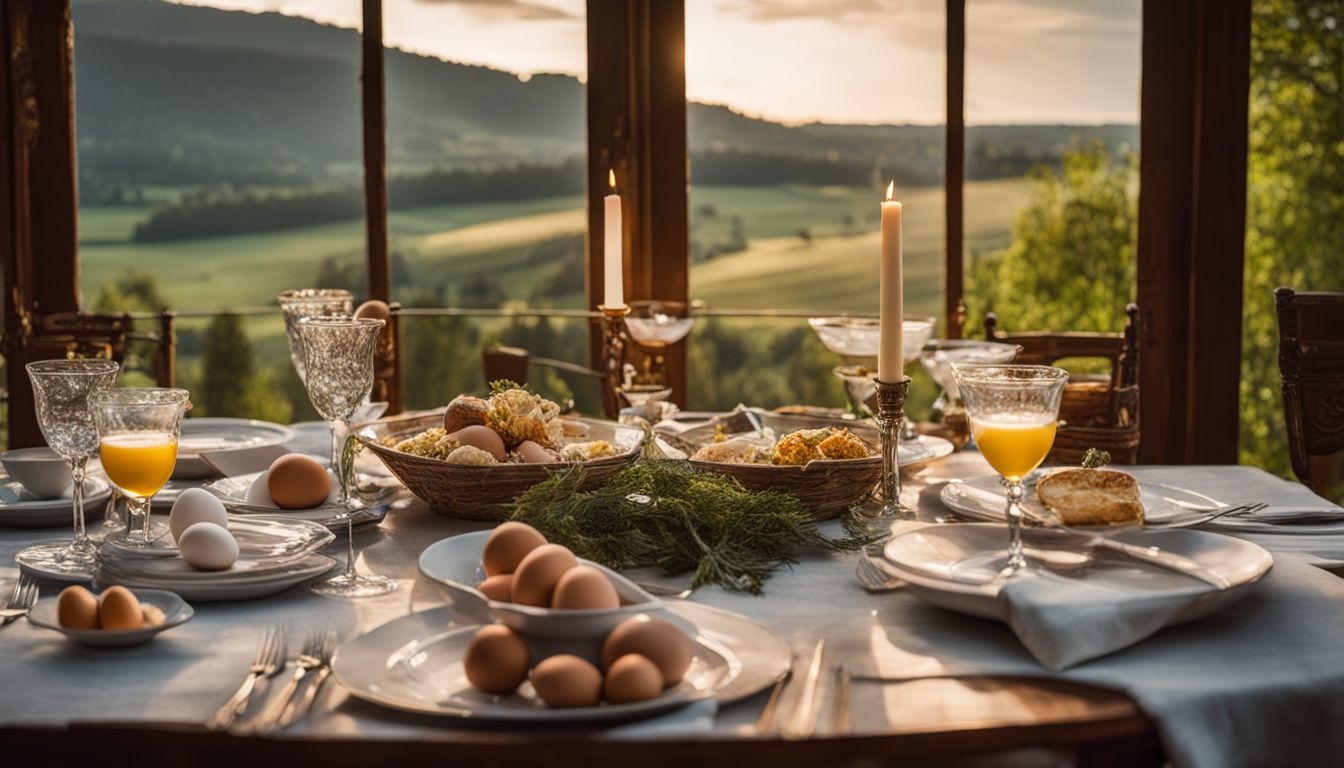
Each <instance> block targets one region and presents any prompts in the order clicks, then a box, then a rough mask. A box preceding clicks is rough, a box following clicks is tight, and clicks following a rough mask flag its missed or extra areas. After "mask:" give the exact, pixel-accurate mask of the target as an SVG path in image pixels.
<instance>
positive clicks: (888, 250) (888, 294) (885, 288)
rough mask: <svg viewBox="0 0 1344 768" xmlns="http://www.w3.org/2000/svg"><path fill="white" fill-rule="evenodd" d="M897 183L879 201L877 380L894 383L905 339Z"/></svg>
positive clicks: (901, 366) (901, 368)
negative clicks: (896, 194)
mask: <svg viewBox="0 0 1344 768" xmlns="http://www.w3.org/2000/svg"><path fill="white" fill-rule="evenodd" d="M895 191H896V182H895V181H893V182H891V183H890V184H888V185H887V199H886V200H884V201H882V269H881V304H880V306H879V313H880V314H879V317H880V321H879V322H880V327H881V337H880V339H881V340H880V345H879V347H878V351H877V378H878V380H879V381H887V382H896V381H900V380H901V377H902V376H904V375H905V371H904V368H905V365H904V358H903V355H902V350H901V344H902V342H903V341H904V338H905V323H904V321H903V319H902V317H903V315H904V311H905V310H904V307H903V306H902V304H904V296H903V291H902V290H901V204H900V202H899V201H897V200H893V199H892V196H893V194H894V193H895Z"/></svg>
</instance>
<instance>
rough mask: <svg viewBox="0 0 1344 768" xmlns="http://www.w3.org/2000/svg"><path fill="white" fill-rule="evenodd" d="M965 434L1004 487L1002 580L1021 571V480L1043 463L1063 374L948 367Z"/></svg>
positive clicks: (1027, 368) (1025, 368)
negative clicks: (964, 419) (963, 414)
mask: <svg viewBox="0 0 1344 768" xmlns="http://www.w3.org/2000/svg"><path fill="white" fill-rule="evenodd" d="M952 372H953V374H954V376H955V378H956V383H957V387H958V389H959V390H960V393H961V397H962V400H964V401H965V403H966V413H967V416H969V418H970V422H971V434H972V435H973V436H974V437H975V443H976V445H977V446H979V447H980V453H981V454H982V455H983V456H984V457H985V460H986V461H988V462H989V465H990V466H991V467H993V468H994V471H996V472H998V473H999V475H1000V476H1002V477H1003V481H1004V484H1005V485H1006V486H1007V489H1008V492H1007V507H1006V508H1005V516H1006V517H1007V520H1008V551H1007V558H1006V561H1005V563H1004V566H1003V569H1002V570H1001V571H1000V575H1002V576H1014V575H1016V574H1017V573H1018V572H1020V571H1021V570H1022V569H1023V568H1025V567H1026V565H1027V561H1026V558H1025V557H1023V555H1022V479H1023V478H1025V477H1026V476H1027V475H1028V474H1030V473H1031V471H1032V470H1034V469H1036V467H1038V466H1040V465H1041V462H1042V461H1045V457H1046V456H1047V455H1048V454H1049V453H1050V447H1051V446H1053V445H1054V443H1055V426H1056V421H1057V419H1058V418H1059V403H1060V400H1061V399H1063V396H1064V385H1065V384H1067V383H1068V381H1069V374H1068V372H1067V371H1065V370H1064V369H1062V368H1053V367H1050V366H1045V365H984V364H977V363H954V364H953V365H952Z"/></svg>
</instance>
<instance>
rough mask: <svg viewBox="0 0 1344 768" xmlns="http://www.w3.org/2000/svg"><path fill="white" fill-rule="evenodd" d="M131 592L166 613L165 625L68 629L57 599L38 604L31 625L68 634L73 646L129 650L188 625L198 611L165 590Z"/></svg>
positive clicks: (33, 611)
mask: <svg viewBox="0 0 1344 768" xmlns="http://www.w3.org/2000/svg"><path fill="white" fill-rule="evenodd" d="M131 593H132V594H134V595H135V597H136V599H137V600H139V601H140V603H141V604H142V605H152V606H154V607H156V608H158V609H159V610H160V611H163V623H161V624H155V625H154V626H152V627H141V628H140V629H66V628H65V627H62V626H61V623H60V621H59V620H58V619H57V618H56V600H57V598H54V597H52V598H48V599H46V600H40V601H38V603H37V605H35V606H33V610H32V612H31V613H29V614H28V623H29V624H32V625H33V626H35V627H41V628H43V629H50V630H53V631H56V632H60V633H61V634H63V635H65V636H66V638H67V639H69V640H70V641H71V642H73V643H77V644H79V645H83V646H87V647H89V648H125V647H126V646H130V645H140V644H142V643H148V642H149V641H150V640H153V639H154V637H155V636H156V635H158V634H159V633H160V632H163V631H164V630H168V629H172V628H173V627H176V626H178V625H179V624H185V623H186V621H187V619H190V618H191V617H192V616H193V615H194V614H195V613H196V611H195V610H193V609H192V607H191V606H190V605H188V604H187V601H185V600H183V599H182V598H181V597H180V596H178V595H175V594H173V593H172V592H165V591H163V590H161V589H132V590H131Z"/></svg>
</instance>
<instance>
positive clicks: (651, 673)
mask: <svg viewBox="0 0 1344 768" xmlns="http://www.w3.org/2000/svg"><path fill="white" fill-rule="evenodd" d="M662 692H663V673H662V672H661V671H660V670H659V669H658V665H657V664H654V663H653V662H652V661H649V659H648V657H647V656H640V655H639V654H638V653H627V654H625V655H624V656H622V657H620V658H619V659H617V660H616V661H614V662H612V665H611V667H610V668H609V669H607V678H606V680H605V681H604V682H603V683H602V694H603V697H604V698H606V700H607V703H609V704H633V703H634V702H636V701H648V700H649V699H656V698H658V697H659V696H660V695H661V694H662Z"/></svg>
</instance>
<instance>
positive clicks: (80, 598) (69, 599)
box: [56, 586, 98, 629]
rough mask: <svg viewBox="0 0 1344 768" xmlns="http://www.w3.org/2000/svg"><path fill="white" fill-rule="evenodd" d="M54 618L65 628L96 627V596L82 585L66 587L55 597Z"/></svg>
mask: <svg viewBox="0 0 1344 768" xmlns="http://www.w3.org/2000/svg"><path fill="white" fill-rule="evenodd" d="M56 620H57V621H58V622H60V624H61V626H62V627H65V628H66V629H97V628H98V598H96V597H94V595H93V593H92V592H90V591H89V590H87V589H85V588H83V587H79V586H72V587H66V588H65V589H63V590H61V594H60V596H59V597H57V598H56Z"/></svg>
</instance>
